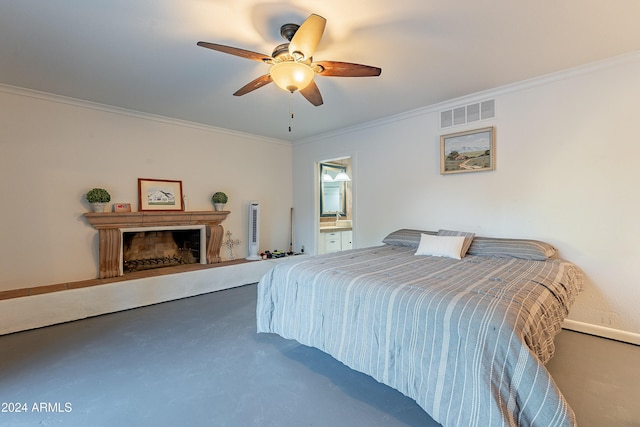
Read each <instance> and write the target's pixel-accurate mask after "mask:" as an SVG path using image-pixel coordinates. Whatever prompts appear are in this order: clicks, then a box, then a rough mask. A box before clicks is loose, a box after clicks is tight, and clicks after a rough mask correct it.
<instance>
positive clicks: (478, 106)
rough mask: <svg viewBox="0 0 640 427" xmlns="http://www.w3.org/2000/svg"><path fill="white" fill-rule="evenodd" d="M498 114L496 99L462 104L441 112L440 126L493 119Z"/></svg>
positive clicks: (445, 126)
mask: <svg viewBox="0 0 640 427" xmlns="http://www.w3.org/2000/svg"><path fill="white" fill-rule="evenodd" d="M495 116H496V100H495V99H489V100H487V101H482V102H476V103H473V104H468V105H462V106H460V107H455V108H452V109H450V110H444V111H441V112H440V128H448V127H451V126H458V125H463V124H465V123H471V122H477V121H480V120H486V119H493V118H494V117H495Z"/></svg>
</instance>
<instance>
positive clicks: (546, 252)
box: [467, 237, 556, 261]
mask: <svg viewBox="0 0 640 427" xmlns="http://www.w3.org/2000/svg"><path fill="white" fill-rule="evenodd" d="M467 254H469V255H481V256H494V257H499V258H521V259H529V260H537V261H545V260H547V259H549V258H553V257H554V256H555V255H556V248H554V247H553V246H552V245H550V244H548V243H545V242H541V241H539V240H527V239H502V238H493V237H475V238H474V239H473V242H471V246H470V247H469V251H468V252H467Z"/></svg>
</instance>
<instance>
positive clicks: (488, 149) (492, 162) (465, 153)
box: [440, 126, 496, 174]
mask: <svg viewBox="0 0 640 427" xmlns="http://www.w3.org/2000/svg"><path fill="white" fill-rule="evenodd" d="M495 168H496V130H495V127H494V126H491V127H486V128H482V129H475V130H468V131H465V132H457V133H451V134H448V135H442V136H441V137H440V173H441V174H449V173H462V172H480V171H490V170H494V169H495Z"/></svg>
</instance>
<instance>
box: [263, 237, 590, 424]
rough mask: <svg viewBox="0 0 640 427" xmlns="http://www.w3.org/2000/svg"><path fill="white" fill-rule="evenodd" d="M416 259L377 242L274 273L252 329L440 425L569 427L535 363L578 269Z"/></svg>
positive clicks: (573, 289)
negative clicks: (353, 374) (302, 349)
mask: <svg viewBox="0 0 640 427" xmlns="http://www.w3.org/2000/svg"><path fill="white" fill-rule="evenodd" d="M414 252H415V249H413V248H407V247H401V246H391V245H384V246H377V247H372V248H365V249H354V250H350V251H345V252H337V253H332V254H325V255H320V256H308V257H307V256H305V257H294V258H291V259H290V260H288V261H286V262H283V263H282V264H279V265H277V266H276V267H274V268H273V269H272V270H271V271H270V272H268V273H267V274H266V275H265V276H264V277H263V278H262V280H261V281H260V283H259V284H258V304H257V329H258V332H269V333H276V334H279V335H281V336H282V337H284V338H287V339H294V340H297V341H298V342H300V343H302V344H305V345H308V346H312V347H316V348H318V349H320V350H322V351H324V352H326V353H328V354H330V355H332V356H333V357H334V358H336V359H337V360H339V361H341V362H342V363H344V364H346V365H347V366H349V367H351V368H352V369H355V370H357V371H360V372H364V373H366V374H368V375H371V376H372V377H373V378H375V379H376V380H378V381H380V382H382V383H384V384H387V385H389V386H390V387H393V388H395V389H397V390H399V391H400V392H402V393H404V394H405V395H407V396H409V397H411V398H413V399H415V400H416V402H417V403H418V404H419V405H420V406H421V407H422V408H423V409H424V410H425V411H427V412H428V413H429V415H431V417H432V418H433V419H434V420H436V421H437V422H439V423H440V424H442V425H443V426H465V427H467V426H478V427H486V426H544V427H549V426H573V425H575V416H574V414H573V411H572V410H571V408H570V407H569V406H568V405H567V402H566V401H565V399H564V397H563V396H562V394H561V393H560V391H559V390H558V388H557V387H556V385H555V383H554V382H553V379H552V378H551V376H550V375H549V373H548V371H547V370H546V369H545V367H544V364H545V363H546V362H547V361H548V360H549V359H550V358H551V357H552V356H553V352H554V344H553V338H554V336H555V335H556V334H557V333H558V332H559V331H560V327H561V323H562V321H563V319H564V318H565V316H566V315H567V312H568V308H569V307H570V305H571V303H572V302H573V298H574V297H575V295H576V294H577V293H578V291H579V289H580V288H581V286H582V284H581V281H582V275H581V273H580V270H579V269H578V268H577V267H576V266H574V265H573V264H571V263H569V262H567V261H564V260H561V259H554V260H548V261H530V260H523V259H516V258H494V257H482V256H474V255H468V256H466V257H465V258H463V259H462V260H454V259H450V258H439V257H430V256H415V255H414Z"/></svg>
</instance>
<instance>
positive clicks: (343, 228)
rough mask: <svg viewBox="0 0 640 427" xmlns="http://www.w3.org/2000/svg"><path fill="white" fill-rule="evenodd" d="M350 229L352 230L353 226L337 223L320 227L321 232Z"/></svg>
mask: <svg viewBox="0 0 640 427" xmlns="http://www.w3.org/2000/svg"><path fill="white" fill-rule="evenodd" d="M350 230H351V227H336V226H335V225H330V226H327V227H320V232H321V233H334V232H336V231H350Z"/></svg>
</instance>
